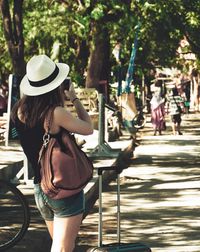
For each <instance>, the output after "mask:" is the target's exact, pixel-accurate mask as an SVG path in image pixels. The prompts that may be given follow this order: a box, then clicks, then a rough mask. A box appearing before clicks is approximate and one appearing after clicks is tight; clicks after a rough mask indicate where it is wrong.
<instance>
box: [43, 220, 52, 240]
mask: <svg viewBox="0 0 200 252" xmlns="http://www.w3.org/2000/svg"><path fill="white" fill-rule="evenodd" d="M45 223H46V225H47V228H48V231H49V234H50V236H51V238H52V239H53V221H45Z"/></svg>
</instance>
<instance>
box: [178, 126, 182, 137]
mask: <svg viewBox="0 0 200 252" xmlns="http://www.w3.org/2000/svg"><path fill="white" fill-rule="evenodd" d="M177 131H178V134H179V135H182V133H181V125H180V123H178V124H177Z"/></svg>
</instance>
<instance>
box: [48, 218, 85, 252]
mask: <svg viewBox="0 0 200 252" xmlns="http://www.w3.org/2000/svg"><path fill="white" fill-rule="evenodd" d="M82 216H83V215H82V214H79V215H76V216H71V217H66V218H54V226H53V244H52V247H51V252H72V251H73V249H74V247H75V240H76V237H77V234H78V232H79V229H80V225H81V222H82Z"/></svg>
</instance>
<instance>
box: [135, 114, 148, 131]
mask: <svg viewBox="0 0 200 252" xmlns="http://www.w3.org/2000/svg"><path fill="white" fill-rule="evenodd" d="M145 123H146V116H145V115H144V114H143V113H139V114H138V115H136V116H135V117H134V119H133V126H134V127H135V128H136V129H142V128H143V127H144V125H145Z"/></svg>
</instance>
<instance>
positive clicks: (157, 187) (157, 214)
mask: <svg viewBox="0 0 200 252" xmlns="http://www.w3.org/2000/svg"><path fill="white" fill-rule="evenodd" d="M182 125H183V127H182V128H183V130H182V131H183V135H182V136H173V135H171V129H170V127H167V131H165V132H164V134H163V135H162V136H153V135H152V128H151V124H150V123H147V125H146V127H145V128H144V129H143V130H142V131H141V132H140V133H139V134H138V138H141V143H140V146H138V147H137V148H136V150H135V158H134V159H132V161H131V164H130V167H129V168H128V169H126V170H124V171H123V172H122V174H121V211H122V216H121V217H122V225H121V226H122V241H123V242H136V241H140V242H145V243H146V244H148V245H149V246H150V247H151V248H152V251H153V252H158V251H159V252H161V251H166V252H179V251H180V252H197V251H198V252H199V251H200V244H199V230H200V214H199V207H200V191H199V188H200V170H199V163H200V162H199V161H200V157H199V140H200V135H199V133H200V115H199V114H190V115H185V116H184V117H183V123H182ZM94 139H96V140H97V138H96V136H95V137H93V140H94ZM96 140H94V142H93V147H95V146H96V144H97V142H96ZM128 143H129V141H128V140H127V139H126V138H125V139H121V141H116V142H112V143H109V144H110V145H111V147H112V148H119V147H120V148H121V147H122V148H123V147H126V146H127V145H128ZM90 146H91V145H90ZM93 147H92V148H93ZM114 160H115V159H114V158H110V159H109V158H107V159H102V160H98V161H96V164H95V165H102V164H103V165H105V164H106V165H111V164H112V163H113V162H114ZM93 185H94V181H93ZM93 185H92V184H91V185H90V188H92V186H93ZM104 189H105V194H104V197H103V201H104V202H103V204H104V211H105V213H106V214H105V216H104V240H105V243H108V242H114V241H115V238H116V236H115V235H113V233H116V223H115V215H114V212H115V211H116V207H115V200H116V196H115V193H114V189H115V183H114V182H112V183H110V185H109V186H107V187H106V188H104ZM23 192H25V194H26V195H27V198H28V200H29V203H30V207H31V215H32V218H31V225H30V228H29V230H28V232H27V234H26V235H25V237H24V239H23V240H22V241H21V242H20V243H19V244H18V245H17V246H16V247H15V248H12V249H11V250H9V252H11V251H13V252H23V251H29V252H32V251H38V252H48V251H49V244H50V240H49V237H48V234H47V232H46V228H45V225H44V223H43V221H42V220H41V218H40V216H39V214H38V211H37V208H36V207H35V203H34V200H33V191H32V186H31V185H30V186H25V187H24V188H23ZM97 222H98V205H97V204H95V206H94V207H93V208H92V209H91V210H90V213H89V215H88V216H87V217H86V218H85V219H84V221H83V224H82V226H81V231H80V233H79V237H78V240H77V248H76V252H82V251H86V248H88V247H90V246H94V245H96V244H97V234H98V232H97Z"/></svg>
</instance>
